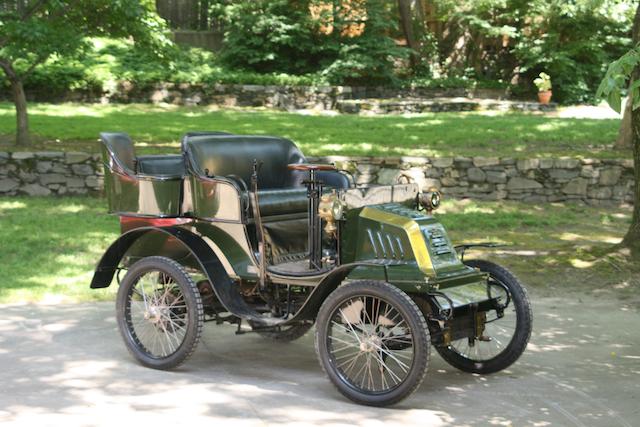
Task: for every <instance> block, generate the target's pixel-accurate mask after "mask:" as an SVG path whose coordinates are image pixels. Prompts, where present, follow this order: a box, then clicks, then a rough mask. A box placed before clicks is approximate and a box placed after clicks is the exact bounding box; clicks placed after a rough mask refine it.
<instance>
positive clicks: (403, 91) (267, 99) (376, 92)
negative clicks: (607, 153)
mask: <svg viewBox="0 0 640 427" xmlns="http://www.w3.org/2000/svg"><path fill="white" fill-rule="evenodd" d="M26 93H27V99H28V100H29V101H37V102H92V103H93V102H100V103H110V102H113V103H130V102H142V103H160V102H166V103H170V104H176V105H220V106H238V107H271V108H280V109H283V110H299V109H316V110H331V109H334V108H335V107H336V103H337V102H339V101H342V100H348V99H370V98H378V99H392V98H420V99H431V98H438V97H445V98H451V97H475V98H482V99H503V98H505V91H504V90H497V89H465V88H450V89H436V88H425V87H414V88H388V87H361V86H278V85H242V84H188V83H158V84H154V85H147V86H138V85H135V84H133V83H131V82H126V81H124V82H119V83H118V84H117V85H116V86H115V87H114V88H113V89H112V90H110V91H103V90H100V89H99V88H93V89H90V90H71V91H67V92H63V93H54V92H51V91H47V90H42V88H32V89H29V88H27V89H26ZM10 96H11V95H10V93H8V92H7V93H0V99H3V100H6V101H9V100H11V98H10Z"/></svg>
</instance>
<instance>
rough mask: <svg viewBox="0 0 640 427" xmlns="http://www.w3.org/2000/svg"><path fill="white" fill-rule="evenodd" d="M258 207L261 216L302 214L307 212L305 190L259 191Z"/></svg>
mask: <svg viewBox="0 0 640 427" xmlns="http://www.w3.org/2000/svg"><path fill="white" fill-rule="evenodd" d="M258 205H259V206H260V215H262V216H273V215H285V214H293V213H303V212H306V211H307V189H306V188H285V189H276V190H260V191H258Z"/></svg>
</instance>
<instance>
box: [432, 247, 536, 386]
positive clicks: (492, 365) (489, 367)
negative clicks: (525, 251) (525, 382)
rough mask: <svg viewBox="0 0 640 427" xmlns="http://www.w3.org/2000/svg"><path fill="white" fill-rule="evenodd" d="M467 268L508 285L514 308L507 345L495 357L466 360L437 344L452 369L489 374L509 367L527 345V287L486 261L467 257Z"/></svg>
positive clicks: (530, 316) (529, 322) (530, 320)
mask: <svg viewBox="0 0 640 427" xmlns="http://www.w3.org/2000/svg"><path fill="white" fill-rule="evenodd" d="M464 263H465V264H466V265H468V266H469V267H473V268H478V269H480V271H482V272H485V273H489V275H490V276H492V277H495V278H496V279H498V280H499V281H501V282H502V283H503V284H504V285H506V286H507V288H508V289H509V291H510V293H511V304H515V308H516V316H517V321H516V331H515V334H514V336H513V338H512V339H511V342H510V343H509V345H507V347H506V348H505V349H504V350H503V351H502V352H501V353H499V354H498V355H496V356H495V357H494V358H492V359H489V360H485V361H474V360H471V359H467V358H466V357H464V356H462V355H460V354H459V353H457V352H456V351H454V350H452V349H451V348H449V347H440V346H437V347H436V351H437V352H438V353H439V354H440V356H442V358H443V359H444V360H445V361H446V362H447V363H449V364H450V365H451V366H453V367H454V368H457V369H460V370H461V371H464V372H470V373H474V374H492V373H495V372H498V371H501V370H503V369H505V368H508V367H509V366H511V365H512V364H513V363H514V362H515V361H516V360H518V358H519V357H520V356H521V355H522V353H523V352H524V350H525V349H526V348H527V344H528V343H529V338H530V337H531V330H532V325H533V313H532V311H531V303H530V302H529V296H528V294H527V290H526V289H525V288H524V286H522V284H521V283H520V281H519V280H518V278H517V277H516V276H515V275H514V274H513V273H511V272H510V271H509V270H507V269H506V268H504V267H502V266H500V265H498V264H495V263H493V262H490V261H485V260H468V261H465V262H464Z"/></svg>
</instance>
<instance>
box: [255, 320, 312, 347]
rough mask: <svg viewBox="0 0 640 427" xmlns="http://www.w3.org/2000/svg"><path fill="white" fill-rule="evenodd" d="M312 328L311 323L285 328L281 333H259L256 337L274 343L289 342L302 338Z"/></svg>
mask: <svg viewBox="0 0 640 427" xmlns="http://www.w3.org/2000/svg"><path fill="white" fill-rule="evenodd" d="M312 327H313V323H301V324H299V325H293V326H289V327H286V329H285V330H282V331H259V332H258V335H260V336H261V337H263V338H268V339H271V340H274V341H276V342H283V343H284V342H291V341H295V340H297V339H299V338H302V337H303V336H304V335H305V334H306V333H307V332H309V329H311V328H312Z"/></svg>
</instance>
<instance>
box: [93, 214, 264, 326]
mask: <svg viewBox="0 0 640 427" xmlns="http://www.w3.org/2000/svg"><path fill="white" fill-rule="evenodd" d="M146 233H165V234H168V235H170V236H172V237H174V238H176V239H177V240H178V241H180V242H181V243H182V244H183V245H184V246H185V247H186V248H187V249H188V250H189V252H190V253H191V255H193V257H194V259H196V260H197V262H198V264H199V266H200V270H201V271H202V273H203V274H205V275H206V276H207V279H208V280H209V282H210V283H211V285H212V287H213V290H214V292H215V294H216V296H217V297H218V300H219V301H220V303H221V304H222V305H223V306H224V307H225V309H226V310H227V311H228V312H229V313H231V314H233V315H235V316H238V317H241V318H244V319H249V320H252V321H255V322H257V323H260V324H264V323H265V319H264V318H263V317H262V316H261V315H260V314H259V313H258V312H256V311H255V310H253V309H252V308H251V307H250V306H249V305H248V304H247V303H246V302H245V301H244V299H243V298H242V295H240V292H239V291H238V288H237V286H235V284H234V283H233V281H232V280H231V278H230V277H229V275H228V274H227V272H226V270H225V269H224V266H223V265H222V262H221V261H220V259H219V258H218V256H217V255H216V254H215V252H214V251H213V249H211V247H210V246H209V245H208V244H207V243H206V242H205V241H204V240H203V239H202V238H201V237H200V236H199V235H197V234H196V233H193V232H191V231H189V230H186V229H184V228H180V227H140V228H135V229H133V230H130V231H128V232H126V233H124V234H122V235H121V236H120V237H119V238H118V239H117V240H116V241H115V242H113V243H112V244H111V246H109V248H108V249H107V251H106V252H105V253H104V255H103V256H102V258H101V259H100V262H99V263H98V266H97V268H96V271H95V273H94V275H93V279H92V280H91V288H92V289H96V288H106V287H108V286H109V285H110V284H111V281H112V280H113V275H114V274H115V272H116V270H117V269H118V265H119V264H120V260H121V259H122V257H123V256H124V255H125V254H126V253H127V250H128V249H129V248H130V247H131V245H132V244H133V243H134V242H135V241H136V240H137V239H139V238H140V237H141V236H143V235H145V234H146Z"/></svg>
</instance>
